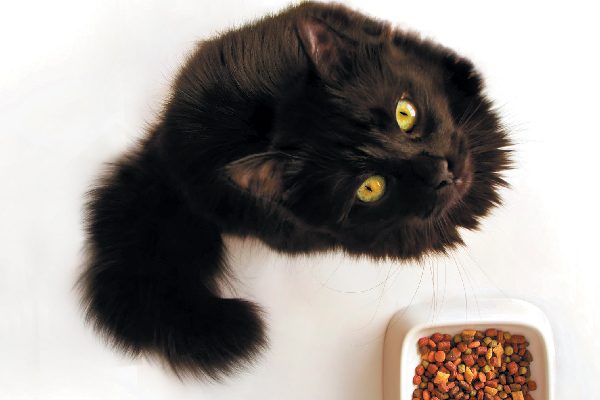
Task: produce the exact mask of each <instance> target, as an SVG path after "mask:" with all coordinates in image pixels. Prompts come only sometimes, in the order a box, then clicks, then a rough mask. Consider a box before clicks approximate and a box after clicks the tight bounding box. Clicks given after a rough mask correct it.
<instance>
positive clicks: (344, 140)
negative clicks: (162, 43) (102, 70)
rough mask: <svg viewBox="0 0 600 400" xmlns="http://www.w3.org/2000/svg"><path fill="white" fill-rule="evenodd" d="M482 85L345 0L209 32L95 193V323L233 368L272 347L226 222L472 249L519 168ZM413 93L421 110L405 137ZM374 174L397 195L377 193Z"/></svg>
mask: <svg viewBox="0 0 600 400" xmlns="http://www.w3.org/2000/svg"><path fill="white" fill-rule="evenodd" d="M481 89H482V82H481V78H480V76H479V75H478V74H477V73H476V72H475V70H474V69H473V66H472V65H471V63H470V62H469V61H467V60H465V59H464V58H461V57H459V56H457V55H456V54H455V53H453V52H452V51H450V50H448V49H445V48H442V47H440V46H438V45H435V44H433V43H431V42H428V41H424V40H422V39H420V38H418V37H417V36H416V35H410V34H406V33H404V32H401V31H397V30H394V29H392V28H391V27H390V26H389V25H388V24H387V23H384V22H380V21H376V20H373V19H371V18H369V17H366V16H364V15H362V14H359V13H356V12H354V11H351V10H349V9H347V8H345V7H343V6H339V5H326V4H319V3H304V4H302V5H300V6H297V7H292V8H290V9H288V10H285V11H284V12H282V13H280V14H278V15H276V16H269V17H266V18H264V19H262V20H260V21H258V22H256V23H254V24H252V25H249V26H246V27H243V28H241V29H238V30H233V31H230V32H227V33H225V34H223V35H221V36H219V37H217V38H215V39H212V40H209V41H205V42H203V43H201V44H200V45H199V47H198V49H197V50H196V51H195V52H194V53H193V54H192V55H191V57H190V58H189V59H188V61H187V63H186V64H185V66H184V67H183V68H182V70H181V71H180V73H179V75H178V77H177V78H176V80H175V83H174V86H173V93H172V96H171V97H170V99H169V101H168V102H167V104H166V106H165V109H164V111H163V113H162V115H161V117H160V120H159V122H158V123H157V124H156V125H155V126H154V127H153V128H152V129H151V131H150V132H149V134H148V136H147V137H146V138H145V139H144V140H143V141H142V142H141V143H140V145H139V146H138V147H136V148H135V149H133V150H132V151H130V152H129V153H128V154H127V155H125V156H124V157H123V158H121V159H120V160H118V161H117V162H115V163H114V164H113V165H112V167H111V168H110V170H109V171H108V172H107V173H106V174H105V176H104V177H103V178H102V179H101V180H100V182H99V183H98V185H97V186H96V188H95V189H93V190H92V191H91V192H90V198H89V203H88V207H87V219H86V227H87V235H88V236H87V238H88V241H87V248H86V249H87V255H88V259H87V261H86V265H85V270H84V272H83V274H82V276H81V279H80V281H79V283H80V287H81V289H82V293H83V298H84V304H85V307H86V312H87V318H88V320H89V321H91V322H92V323H93V324H94V327H95V328H96V329H97V330H98V331H100V332H101V333H103V334H104V335H105V336H106V337H107V338H108V339H109V340H110V341H111V343H113V344H114V345H115V346H117V347H118V348H120V349H122V350H123V351H125V352H127V353H129V354H132V355H139V354H145V355H150V356H158V357H159V358H160V359H161V360H163V361H165V362H166V363H167V364H168V365H169V366H170V367H171V368H172V369H173V371H174V372H175V373H177V374H178V375H180V376H183V375H192V376H197V377H211V378H216V379H218V378H219V377H220V376H222V375H223V374H227V373H231V372H233V371H234V370H236V369H237V368H239V367H242V366H244V365H245V364H246V363H247V362H248V361H251V360H252V359H253V358H254V357H255V356H256V355H257V354H259V353H260V351H261V350H262V349H263V348H264V347H265V346H266V343H267V339H266V334H265V326H264V324H263V322H262V319H261V316H260V314H261V311H260V308H259V307H258V306H257V305H254V304H252V303H250V302H248V301H245V300H243V299H225V298H222V297H221V292H220V284H222V282H223V280H226V278H227V265H226V262H225V260H226V253H225V249H224V247H223V241H222V235H223V234H233V235H237V236H242V237H245V236H253V237H257V238H259V239H260V240H262V241H263V242H264V243H266V244H267V245H268V246H270V247H271V248H273V249H275V250H278V251H281V252H285V253H290V254H304V253H311V252H316V251H332V250H338V251H344V252H346V253H348V254H352V255H357V256H368V257H372V258H374V259H381V258H391V259H397V260H404V259H416V258H419V257H421V256H422V255H424V254H427V253H429V252H445V251H447V249H450V248H452V247H454V246H456V245H458V244H461V243H462V242H461V239H460V236H459V233H458V228H459V227H465V228H468V229H474V228H476V227H477V225H478V221H479V219H480V217H482V216H484V215H485V214H486V213H487V211H488V210H489V208H490V207H492V206H493V205H495V204H497V203H498V202H499V197H498V194H497V188H498V187H499V186H502V185H504V184H505V183H504V181H503V180H502V177H501V175H500V173H501V172H502V171H503V170H504V169H506V168H507V167H508V166H509V159H508V150H506V147H507V146H509V145H510V142H509V140H508V138H507V136H506V134H505V132H504V131H503V129H502V127H501V124H500V121H499V118H498V116H497V115H496V114H495V113H494V111H493V110H492V105H491V103H490V101H489V100H487V99H486V98H485V97H484V96H483V95H482V94H481ZM403 101H410V104H411V105H416V109H417V110H418V114H417V117H416V118H415V120H414V121H415V125H414V127H411V129H410V130H406V131H403V130H402V129H400V128H399V125H398V121H397V118H399V116H398V115H396V112H397V107H396V105H397V104H401V102H403ZM403 115H404V114H403ZM400 117H402V116H400ZM372 176H378V177H381V179H382V181H383V182H385V192H384V193H383V194H382V195H381V197H380V198H378V199H377V200H376V201H373V202H370V201H369V202H365V201H361V200H360V199H359V198H357V188H359V187H361V183H362V182H364V181H365V179H368V178H369V177H372ZM368 189H369V190H371V188H370V187H369V188H368Z"/></svg>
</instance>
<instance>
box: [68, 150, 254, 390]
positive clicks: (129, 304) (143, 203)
mask: <svg viewBox="0 0 600 400" xmlns="http://www.w3.org/2000/svg"><path fill="white" fill-rule="evenodd" d="M146 163H147V162H144V161H143V157H130V158H129V159H127V160H125V161H123V162H121V163H120V164H118V165H117V166H116V167H115V168H114V169H113V171H112V172H111V173H110V174H109V175H108V176H107V177H106V178H105V179H104V181H103V182H102V183H101V184H100V185H99V187H98V188H96V189H95V190H94V191H92V192H91V200H90V202H89V204H88V215H87V221H86V223H87V230H88V232H87V233H88V245H87V246H88V247H87V250H88V260H87V263H86V266H85V270H84V272H83V274H82V275H81V278H80V280H79V287H80V289H81V291H82V294H83V299H84V306H85V310H86V316H87V319H88V321H90V322H91V323H92V324H93V326H94V327H95V329H96V330H98V331H99V332H101V333H103V334H104V335H105V337H106V338H107V339H108V341H109V342H110V343H111V344H113V345H114V346H115V347H117V348H119V349H121V350H123V351H125V352H126V353H128V354H130V355H134V356H137V355H147V356H158V358H159V359H160V360H162V361H164V362H166V364H167V365H169V366H170V367H171V368H172V370H173V371H174V372H175V373H176V374H177V375H178V376H180V377H182V376H195V377H199V378H204V377H208V378H213V379H219V378H220V377H221V376H222V375H223V374H226V373H230V372H232V371H233V370H235V369H237V368H239V367H241V366H243V365H244V364H245V363H246V362H247V361H250V360H252V359H253V358H254V356H256V355H257V354H258V353H259V351H260V350H261V349H262V347H264V346H265V335H264V326H263V323H262V321H261V319H260V310H259V309H258V307H257V306H255V305H254V304H252V303H250V302H247V301H244V300H241V299H223V298H219V297H218V295H219V290H218V287H217V286H218V285H217V280H218V278H219V277H222V275H223V273H224V265H223V263H224V261H223V250H224V249H223V243H222V239H221V234H220V232H219V229H218V228H217V227H216V226H215V225H214V224H212V223H211V222H209V221H207V220H205V219H204V218H202V217H199V216H196V215H194V214H193V213H191V212H190V211H189V210H188V209H187V208H186V207H185V206H184V204H183V203H182V202H181V201H180V200H179V199H178V198H177V197H176V196H175V195H174V194H173V190H171V189H170V188H169V187H167V186H165V185H163V184H162V183H160V180H159V179H157V178H156V176H153V175H152V173H151V172H149V171H150V168H149V167H148V165H146Z"/></svg>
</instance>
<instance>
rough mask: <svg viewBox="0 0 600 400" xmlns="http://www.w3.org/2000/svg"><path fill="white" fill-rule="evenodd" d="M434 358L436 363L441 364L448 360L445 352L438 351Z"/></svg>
mask: <svg viewBox="0 0 600 400" xmlns="http://www.w3.org/2000/svg"><path fill="white" fill-rule="evenodd" d="M434 358H435V361H437V362H439V363H441V362H444V360H445V359H446V353H444V352H443V351H436V352H435V356H434Z"/></svg>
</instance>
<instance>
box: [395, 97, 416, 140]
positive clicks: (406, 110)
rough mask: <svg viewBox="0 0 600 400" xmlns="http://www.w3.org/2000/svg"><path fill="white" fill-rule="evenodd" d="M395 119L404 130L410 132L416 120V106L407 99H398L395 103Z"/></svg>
mask: <svg viewBox="0 0 600 400" xmlns="http://www.w3.org/2000/svg"><path fill="white" fill-rule="evenodd" d="M396 121H397V122H398V126H399V127H400V129H402V131H404V132H410V130H411V129H412V128H413V127H414V126H415V122H416V121H417V108H416V107H415V105H414V104H413V103H411V102H410V101H408V100H404V99H402V100H400V101H399V102H398V104H397V105H396Z"/></svg>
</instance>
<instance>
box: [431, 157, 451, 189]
mask: <svg viewBox="0 0 600 400" xmlns="http://www.w3.org/2000/svg"><path fill="white" fill-rule="evenodd" d="M432 183H433V184H432V186H433V187H434V188H435V190H440V189H442V188H443V187H444V186H448V185H450V184H452V183H454V174H453V173H452V171H451V170H450V168H449V165H448V160H445V159H443V160H440V161H439V165H438V171H437V174H436V175H435V176H434V179H433V182H432Z"/></svg>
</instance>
